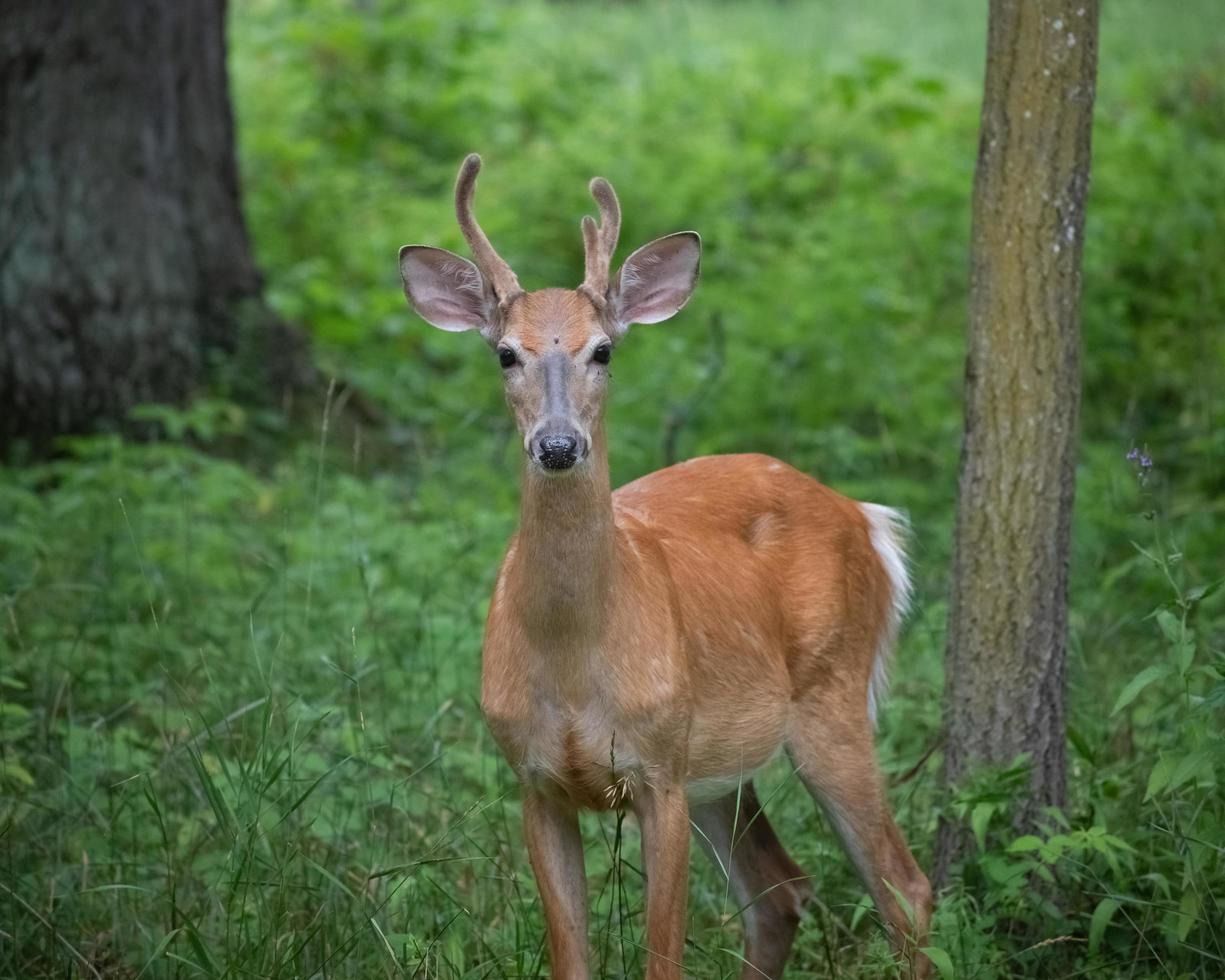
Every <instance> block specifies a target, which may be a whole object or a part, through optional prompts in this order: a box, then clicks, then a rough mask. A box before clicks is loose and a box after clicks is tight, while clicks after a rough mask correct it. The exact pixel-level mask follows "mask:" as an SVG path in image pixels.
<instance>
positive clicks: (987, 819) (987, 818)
mask: <svg viewBox="0 0 1225 980" xmlns="http://www.w3.org/2000/svg"><path fill="white" fill-rule="evenodd" d="M993 813H995V804H994V803H980V804H978V806H976V807H975V808H974V812H973V813H971V814H970V826H971V828H973V830H974V839H975V840H976V841H978V847H979V849H980V850H983V851H985V850H986V849H987V825H988V824H990V823H991V815H992V814H993Z"/></svg>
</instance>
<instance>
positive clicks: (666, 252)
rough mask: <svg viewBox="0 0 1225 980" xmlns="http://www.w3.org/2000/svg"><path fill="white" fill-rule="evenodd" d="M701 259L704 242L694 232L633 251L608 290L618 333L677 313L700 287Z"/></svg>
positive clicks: (666, 238) (656, 321) (677, 235)
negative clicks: (635, 324) (634, 324)
mask: <svg viewBox="0 0 1225 980" xmlns="http://www.w3.org/2000/svg"><path fill="white" fill-rule="evenodd" d="M701 259H702V239H701V238H699V237H698V234H697V232H695V231H678V232H677V233H676V234H675V235H665V236H664V237H663V238H657V239H655V241H653V242H650V243H649V244H647V245H643V246H642V248H640V249H638V251H636V252H634V253H633V254H632V255H631V256H630V257H629V258H628V259H626V260H625V264H624V265H623V266H621V270H620V271H619V272H618V273H617V275H616V278H615V279H614V280H613V285H612V288H611V289H610V290H609V294H610V295H609V299H610V300H611V301H612V311H613V315H614V317H615V319H616V321H617V327H618V330H620V331H624V330H626V329H627V328H628V327H629V325H630V324H631V323H659V322H660V321H661V320H666V319H668V318H669V317H670V316H673V315H674V314H675V313H677V311H679V310H680V308H681V307H682V306H684V305H685V304H686V303H687V302H689V297H690V296H692V295H693V290H694V289H695V288H696V287H697V284H698V274H699V271H700V267H701Z"/></svg>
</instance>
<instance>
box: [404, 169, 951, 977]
mask: <svg viewBox="0 0 1225 980" xmlns="http://www.w3.org/2000/svg"><path fill="white" fill-rule="evenodd" d="M480 169H481V159H480V157H479V156H478V155H476V154H472V155H470V156H468V157H467V158H466V159H465V160H464V161H463V164H462V166H461V167H460V171H459V176H458V179H457V181H456V186H455V209H456V216H457V219H458V222H459V228H460V231H461V232H462V234H463V237H464V239H465V240H466V241H467V243H468V245H469V247H470V249H471V251H472V255H473V259H474V260H475V261H474V262H470V261H468V260H467V259H465V258H462V257H460V256H459V255H456V254H454V253H452V252H449V251H446V250H444V249H440V248H434V247H432V246H427V245H406V246H404V247H403V248H402V249H401V250H400V253H399V263H400V273H401V277H402V279H403V286H404V293H405V296H406V297H407V299H408V302H409V304H410V306H411V307H412V309H413V310H415V311H416V313H417V314H418V315H419V316H421V317H422V319H424V320H425V321H426V322H428V323H430V324H432V325H433V326H435V327H438V328H440V329H442V330H446V331H470V330H471V331H476V332H477V333H479V334H480V335H481V336H482V337H483V338H484V340H485V342H486V343H487V344H488V345H489V346H490V347H491V348H492V350H493V352H494V354H495V356H496V358H497V361H498V363H499V366H500V371H501V374H502V381H503V385H504V388H505V395H506V401H507V403H508V405H509V407H510V410H511V412H512V413H513V415H514V418H515V422H516V423H517V427H518V431H519V434H520V436H521V437H522V449H523V452H522V467H521V502H520V514H519V527H518V531H517V533H516V534H515V535H514V537H513V538H512V539H511V541H510V543H509V545H508V547H507V549H506V552H505V557H504V559H503V560H502V564H501V567H500V569H499V571H498V575H497V579H496V583H495V585H494V589H493V595H492V597H491V599H490V604H489V611H488V616H487V620H486V625H485V636H484V643H483V647H482V658H481V699H480V701H481V710H482V712H483V714H484V717H485V720H486V723H487V725H488V728H489V730H490V732H491V734H492V736H493V738H494V741H495V742H496V744H497V746H498V748H499V750H500V751H501V753H502V754H503V755H504V756H505V758H506V760H507V761H508V762H509V764H510V766H511V768H512V769H513V770H514V773H515V775H516V777H517V780H518V783H519V785H520V787H521V790H522V797H523V799H522V807H523V809H522V813H523V834H524V838H525V840H526V846H527V853H528V859H529V862H530V864H531V867H532V870H533V872H534V875H535V878H536V883H537V886H538V890H539V894H540V900H541V907H542V910H543V913H544V919H545V928H546V934H547V940H548V950H549V959H550V963H551V967H552V976H553V977H554V978H559V980H586V978H588V977H589V967H588V937H587V915H588V909H587V881H586V876H585V870H584V855H583V843H582V839H581V835H580V829H579V822H578V814H579V812H580V811H584V810H593V811H620V812H623V813H624V812H629V813H631V814H632V816H633V817H634V818H636V820H637V822H638V825H639V828H640V834H641V841H642V855H643V864H644V871H645V900H646V943H645V945H646V969H645V973H646V978H647V980H679V978H680V977H681V976H682V961H683V952H684V946H685V929H686V904H687V892H688V873H689V842H690V838H691V828H694V829H696V833H694V834H693V836H696V837H697V839H698V841H699V843H700V844H701V846H702V847H703V849H704V850H705V851H706V852H707V853H708V854H709V856H710V857H711V858H712V860H713V861H714V863H715V865H716V866H717V867H718V868H719V870H720V871H721V872H722V873H723V874H724V875H725V876H726V878H727V880H728V882H729V886H730V890H731V891H732V892H733V894H734V896H735V899H736V901H737V902H738V903H739V906H740V907H741V908H742V909H743V926H744V932H745V951H744V957H743V963H744V965H743V972H742V973H741V978H742V980H750V978H751V980H760V978H762V977H768V978H778V977H780V976H782V973H783V969H784V966H785V964H786V961H787V959H788V955H789V952H790V950H791V946H792V942H793V940H794V937H795V934H796V932H797V929H798V927H799V923H800V919H801V913H802V911H803V909H804V907H805V903H806V902H807V900H808V899H809V898H810V897H811V895H812V889H811V886H810V885H809V881H808V876H807V875H805V873H804V871H803V869H801V868H800V867H799V865H797V864H796V862H795V861H794V860H792V858H791V857H790V856H789V855H788V853H787V851H786V850H785V849H784V847H783V845H782V843H781V842H780V840H779V838H778V836H777V835H776V834H775V831H774V829H773V827H772V826H771V825H770V822H769V820H768V819H767V817H766V814H765V812H764V811H763V809H762V804H761V801H760V799H759V797H758V794H757V792H756V790H755V788H754V782H753V780H754V775H755V774H756V773H757V772H758V770H760V769H761V768H762V767H763V766H765V765H766V764H767V763H768V762H769V761H771V760H772V759H773V758H774V757H775V756H776V755H777V754H778V753H779V752H780V751H785V752H786V753H787V755H788V756H789V757H790V760H791V763H792V765H793V766H794V769H795V772H796V773H798V776H799V779H800V780H801V781H802V782H803V784H804V786H805V787H806V789H807V790H808V792H809V793H810V794H811V796H812V797H813V799H814V800H815V802H816V803H817V805H818V806H819V808H820V809H821V810H823V811H824V813H825V815H826V817H827V818H828V820H829V822H830V823H831V824H832V826H833V829H834V830H835V832H836V834H837V836H838V838H839V839H840V842H841V844H842V846H843V848H844V850H845V851H846V854H847V855H848V856H849V858H850V860H851V862H852V863H853V865H854V867H855V869H856V871H857V872H858V874H859V876H860V877H861V878H862V880H863V882H864V884H865V886H866V888H867V890H868V892H869V893H870V895H871V897H872V899H873V900H874V902H875V905H876V908H877V910H878V913H879V916H880V918H881V920H882V922H883V925H884V927H885V929H886V932H887V935H888V938H889V940H890V943H891V946H892V948H893V950H894V952H895V954H896V956H897V957H898V960H899V963H900V965H901V967H902V968H903V969H904V970H905V971H907V975H909V976H914V977H920V978H922V977H926V976H928V975H929V974H930V970H931V964H930V962H929V961H928V960H927V958H926V957H925V956H924V955H923V953H922V952H921V947H922V946H923V945H924V943H925V939H926V936H927V932H928V926H929V922H930V918H931V913H932V892H931V887H930V885H929V883H928V880H927V878H926V877H925V876H924V874H923V872H922V871H921V870H920V868H919V866H918V864H917V863H916V861H915V859H914V857H913V856H912V854H911V852H910V850H909V848H908V847H907V845H906V842H905V840H904V839H903V837H902V834H901V832H900V831H899V829H898V827H897V825H896V824H895V822H894V819H893V816H892V814H891V812H890V809H889V806H888V803H887V800H886V797H885V787H884V783H883V780H882V776H881V773H880V770H879V768H878V764H877V759H876V753H875V744H874V731H875V720H876V713H877V709H878V706H879V704H880V703H881V700H882V698H883V696H884V694H885V688H886V684H887V666H888V663H889V660H890V657H891V655H892V652H893V647H894V645H895V643H896V641H897V637H898V633H899V629H900V627H901V624H902V620H903V617H904V615H905V612H906V609H907V604H908V602H909V599H910V594H911V584H910V578H909V571H908V565H907V557H906V551H905V548H906V541H907V525H906V522H905V519H904V517H903V515H902V514H901V513H900V512H898V511H896V510H893V509H890V508H888V507H884V506H881V505H878V504H871V503H860V502H857V501H855V500H851V499H850V498H848V497H845V496H842V495H841V494H839V493H837V492H836V491H834V490H832V489H830V488H828V487H826V486H824V485H822V484H821V483H819V482H818V481H817V480H816V479H814V478H813V477H811V476H809V475H807V474H805V473H803V472H801V471H800V470H798V469H795V468H793V467H791V466H789V465H787V464H786V463H784V462H782V461H780V460H777V459H773V458H771V457H769V456H766V455H759V454H743V455H723V456H707V457H701V458H697V459H691V460H688V461H685V462H682V463H678V464H676V465H673V466H669V467H667V468H666V469H661V470H658V471H656V472H653V473H650V474H648V475H646V476H643V477H641V478H639V479H637V480H635V481H633V482H632V483H629V484H627V485H625V486H622V487H621V488H619V489H618V490H616V491H615V492H614V491H613V490H612V487H611V485H610V477H609V462H608V441H607V434H606V432H605V426H604V407H605V401H606V397H607V394H608V388H609V370H610V368H609V365H610V363H611V361H612V358H613V356H614V352H615V351H616V349H617V347H618V346H619V345H620V344H621V342H622V341H623V340H624V339H625V337H626V335H627V332H628V331H629V328H630V327H631V326H632V325H639V324H652V323H659V322H662V321H664V320H667V319H669V318H671V317H672V316H673V315H675V314H676V313H678V312H679V311H680V310H681V308H682V307H684V306H685V304H686V303H687V302H688V300H689V298H690V296H691V295H692V294H693V292H694V290H695V288H696V286H697V283H698V277H699V267H700V257H701V239H700V238H699V236H698V235H697V233H696V232H693V231H682V232H677V233H675V234H670V235H666V236H664V237H662V238H658V239H656V240H654V241H652V242H650V243H649V244H646V245H643V246H642V247H641V248H638V249H637V250H636V251H634V252H632V253H630V255H629V256H628V257H627V258H626V259H625V260H624V262H623V263H622V264H621V267H620V268H619V269H618V270H617V271H616V272H615V273H611V271H610V270H611V266H612V260H613V257H614V253H615V251H616V248H617V241H618V237H619V234H620V226H621V208H620V203H619V201H618V198H617V195H616V193H615V192H614V191H613V188H612V186H611V185H610V184H609V183H608V182H607V181H606V180H604V179H602V178H599V177H597V178H594V179H593V180H592V181H591V182H590V184H589V190H590V192H591V195H592V197H593V198H594V200H595V202H596V204H597V206H598V209H599V214H600V221H599V224H597V223H596V221H595V220H594V219H593V218H591V217H590V216H588V217H584V218H583V219H582V223H581V228H582V236H583V244H584V256H585V258H584V267H585V268H584V278H583V281H582V284H581V285H579V286H578V288H577V289H559V288H548V289H541V290H537V291H527V290H524V289H523V288H522V287H521V286H520V285H519V280H518V278H517V276H516V275H515V273H514V272H513V271H512V269H511V267H510V266H509V265H508V264H507V262H506V261H505V260H504V259H503V258H502V257H501V256H500V255H499V254H498V253H497V252H496V251H495V250H494V248H493V246H492V244H491V243H490V240H489V238H488V237H487V236H486V234H485V232H484V231H483V230H482V228H481V226H480V225H479V224H478V222H477V220H476V216H475V211H474V196H475V189H476V178H477V174H478V173H479V171H480Z"/></svg>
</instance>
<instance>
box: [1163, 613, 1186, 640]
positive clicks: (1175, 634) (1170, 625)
mask: <svg viewBox="0 0 1225 980" xmlns="http://www.w3.org/2000/svg"><path fill="white" fill-rule="evenodd" d="M1157 625H1158V626H1160V627H1161V632H1162V634H1163V635H1164V636H1165V638H1166V639H1167V640H1169V641H1170V642H1171V643H1174V642H1176V641H1177V640H1178V638H1179V637H1180V636H1182V623H1181V622H1180V621H1179V619H1178V617H1177V616H1175V615H1174V614H1173V613H1172V612H1170V611H1169V610H1168V609H1162V610H1160V611H1159V612H1158V613H1157Z"/></svg>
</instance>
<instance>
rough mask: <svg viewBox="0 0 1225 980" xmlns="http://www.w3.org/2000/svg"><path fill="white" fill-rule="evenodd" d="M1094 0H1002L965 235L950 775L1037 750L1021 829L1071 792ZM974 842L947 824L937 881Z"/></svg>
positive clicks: (950, 778) (949, 678)
mask: <svg viewBox="0 0 1225 980" xmlns="http://www.w3.org/2000/svg"><path fill="white" fill-rule="evenodd" d="M1097 25H1098V2H1097V0H992V2H991V8H990V21H989V27H988V38H987V72H986V85H985V92H984V97H983V108H982V120H981V134H980V142H979V151H978V168H977V172H976V174H975V180H974V204H973V229H972V235H971V240H972V243H971V256H970V263H971V298H970V337H969V352H968V356H967V360H966V390H965V405H966V407H965V413H966V414H965V438H964V443H963V447H962V457H961V477H960V487H959V493H960V498H959V503H958V509H957V538H956V546H955V552H954V559H953V587H952V597H951V605H950V613H949V635H948V654H947V660H946V664H947V670H946V684H945V712H946V724H947V729H948V741H947V748H946V753H945V778H946V780H947V783H948V785H949V787H950V788H956V787H957V786H958V785H959V784H960V783H961V782H962V781H963V780H964V779H965V778H966V777H967V776H969V775H971V774H972V773H973V772H974V771H975V770H976V769H977V768H978V767H980V766H982V765H991V766H1001V765H1007V764H1008V763H1011V762H1012V761H1014V759H1015V758H1016V757H1017V756H1019V755H1021V754H1022V753H1025V754H1027V755H1028V757H1029V764H1030V767H1031V768H1030V793H1029V795H1028V798H1027V799H1026V800H1025V802H1024V804H1023V805H1022V806H1021V807H1020V808H1019V811H1018V812H1017V813H1016V815H1015V816H1016V821H1015V823H1016V826H1017V827H1018V828H1020V827H1030V826H1032V825H1033V824H1034V822H1035V820H1036V818H1037V817H1038V816H1039V815H1040V811H1041V808H1042V807H1044V806H1048V805H1061V804H1062V803H1063V802H1064V799H1065V789H1066V785H1065V784H1066V771H1065V766H1066V764H1065V755H1064V743H1065V728H1064V703H1063V702H1064V673H1065V664H1066V653H1067V618H1068V616H1067V585H1068V537H1069V524H1070V520H1071V514H1072V497H1073V487H1074V482H1075V464H1076V438H1077V412H1078V406H1079V400H1080V363H1079V359H1080V278H1081V245H1082V241H1083V230H1084V215H1085V198H1086V193H1087V191H1088V184H1089V156H1090V152H1089V151H1090V131H1091V128H1092V119H1093V99H1094V86H1095V77H1096V71H1097ZM965 843H966V837H965V832H964V828H961V827H959V826H957V825H956V824H955V823H954V822H952V821H946V822H945V824H944V825H943V826H942V828H941V833H940V838H939V840H938V842H937V855H936V864H937V878H938V879H941V878H943V877H944V875H945V874H946V872H947V871H948V869H949V866H950V864H951V863H952V862H953V861H954V860H955V859H956V858H957V857H958V856H959V854H960V853H961V851H962V849H963V848H964V846H965Z"/></svg>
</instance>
